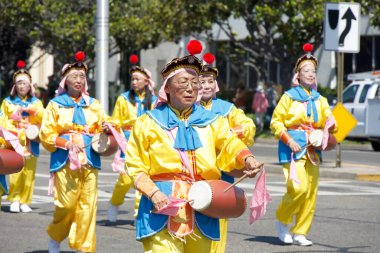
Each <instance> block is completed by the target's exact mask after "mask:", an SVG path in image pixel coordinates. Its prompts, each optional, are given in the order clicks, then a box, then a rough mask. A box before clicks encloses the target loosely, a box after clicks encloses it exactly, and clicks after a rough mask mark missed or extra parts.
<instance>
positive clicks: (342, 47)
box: [324, 3, 360, 53]
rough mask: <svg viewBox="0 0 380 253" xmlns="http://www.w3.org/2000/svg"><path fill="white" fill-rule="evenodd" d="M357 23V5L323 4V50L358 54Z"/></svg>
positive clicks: (358, 9) (358, 11) (358, 7)
mask: <svg viewBox="0 0 380 253" xmlns="http://www.w3.org/2000/svg"><path fill="white" fill-rule="evenodd" d="M359 23H360V4H359V3H325V21H324V46H325V50H330V51H337V52H342V53H358V52H359V51H360V29H359Z"/></svg>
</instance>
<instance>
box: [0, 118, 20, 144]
mask: <svg viewBox="0 0 380 253" xmlns="http://www.w3.org/2000/svg"><path fill="white" fill-rule="evenodd" d="M0 127H2V128H4V129H7V130H9V131H13V132H16V133H17V134H18V139H19V140H20V144H21V145H23V146H25V144H26V136H25V133H24V132H23V131H20V130H18V129H17V128H16V127H15V126H14V125H13V124H12V122H11V120H9V119H8V117H7V116H6V115H5V114H4V113H3V115H1V116H0ZM0 146H1V147H2V148H5V147H10V146H9V144H8V143H7V142H6V141H5V140H4V138H2V137H0Z"/></svg>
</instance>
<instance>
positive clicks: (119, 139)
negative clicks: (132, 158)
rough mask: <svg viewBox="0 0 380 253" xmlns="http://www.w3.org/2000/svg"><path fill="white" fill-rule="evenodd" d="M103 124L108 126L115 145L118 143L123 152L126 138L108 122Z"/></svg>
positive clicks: (125, 148)
mask: <svg viewBox="0 0 380 253" xmlns="http://www.w3.org/2000/svg"><path fill="white" fill-rule="evenodd" d="M105 125H106V126H108V128H109V129H110V130H111V133H112V135H113V137H115V140H116V142H117V145H119V147H120V149H121V150H123V152H124V154H125V151H126V150H127V145H128V141H127V139H125V138H124V137H123V136H122V135H121V134H120V133H119V132H118V131H117V130H116V129H115V128H114V127H113V126H112V125H111V124H110V123H108V122H106V123H105Z"/></svg>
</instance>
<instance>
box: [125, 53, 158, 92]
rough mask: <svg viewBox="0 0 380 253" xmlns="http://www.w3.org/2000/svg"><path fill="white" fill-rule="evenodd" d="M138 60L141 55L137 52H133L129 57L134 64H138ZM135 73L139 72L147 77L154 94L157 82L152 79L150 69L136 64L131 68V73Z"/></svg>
mask: <svg viewBox="0 0 380 253" xmlns="http://www.w3.org/2000/svg"><path fill="white" fill-rule="evenodd" d="M138 61H139V57H138V56H137V55H135V54H132V55H131V56H130V57H129V62H130V63H132V64H136V63H138ZM133 73H139V74H141V75H143V76H144V78H146V79H147V81H148V88H149V90H150V92H151V93H152V94H153V95H154V87H155V85H156V84H155V83H154V81H153V80H152V73H151V72H150V71H149V70H148V69H145V68H143V67H140V66H137V65H134V66H132V68H130V69H129V74H131V75H132V74H133Z"/></svg>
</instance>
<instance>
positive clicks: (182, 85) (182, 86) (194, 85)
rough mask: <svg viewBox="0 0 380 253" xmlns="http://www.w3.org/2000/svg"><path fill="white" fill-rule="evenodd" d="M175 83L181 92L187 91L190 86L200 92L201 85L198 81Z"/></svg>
mask: <svg viewBox="0 0 380 253" xmlns="http://www.w3.org/2000/svg"><path fill="white" fill-rule="evenodd" d="M174 83H177V84H178V89H180V90H185V89H187V87H188V86H189V84H190V85H191V87H192V88H193V90H199V89H200V88H201V85H200V84H199V82H198V81H191V80H180V81H177V82H174Z"/></svg>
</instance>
